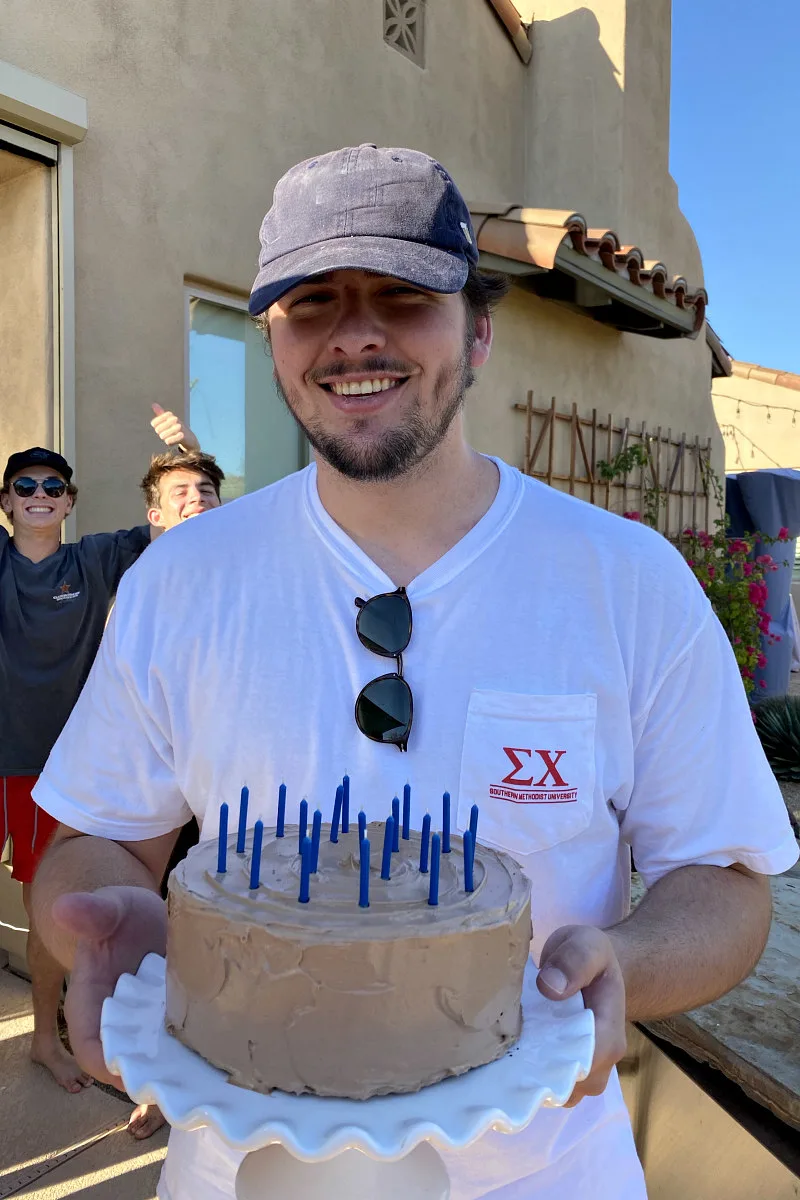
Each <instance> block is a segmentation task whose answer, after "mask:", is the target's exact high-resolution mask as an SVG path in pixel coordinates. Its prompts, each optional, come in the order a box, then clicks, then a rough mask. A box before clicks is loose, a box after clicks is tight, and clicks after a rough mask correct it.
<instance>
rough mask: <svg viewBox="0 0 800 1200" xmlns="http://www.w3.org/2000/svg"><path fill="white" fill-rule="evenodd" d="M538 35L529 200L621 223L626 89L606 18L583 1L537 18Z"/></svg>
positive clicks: (533, 70)
mask: <svg viewBox="0 0 800 1200" xmlns="http://www.w3.org/2000/svg"><path fill="white" fill-rule="evenodd" d="M543 7H544V9H545V11H546V9H547V5H546V4H545V5H543ZM540 12H541V9H540V8H539V7H538V6H537V13H540ZM532 41H533V61H532V63H531V68H530V69H531V109H532V111H531V113H530V126H529V127H530V132H531V136H530V149H529V154H528V166H527V179H526V199H527V200H528V202H529V203H530V204H531V205H532V206H533V207H535V208H556V209H562V208H569V209H571V210H572V211H578V212H582V213H583V214H584V215H585V216H586V217H587V218H588V220H589V221H590V223H591V224H592V225H593V226H597V225H601V224H604V225H607V226H608V227H609V228H611V229H614V228H616V227H617V225H618V223H619V219H620V217H621V216H622V213H623V204H622V196H623V182H624V181H623V178H622V167H623V126H624V105H625V96H624V93H623V88H622V78H621V76H620V72H619V70H618V69H617V67H616V65H615V64H614V62H613V61H612V59H611V58H610V57H609V55H608V53H607V52H606V50H605V49H604V47H603V45H602V44H601V41H600V24H599V22H598V19H597V17H596V16H595V14H594V13H593V12H591V11H590V10H589V9H588V8H581V9H578V10H577V11H576V12H572V13H568V14H566V15H564V16H560V17H555V18H554V19H552V20H541V19H540V20H536V21H535V22H534V27H533V34H532Z"/></svg>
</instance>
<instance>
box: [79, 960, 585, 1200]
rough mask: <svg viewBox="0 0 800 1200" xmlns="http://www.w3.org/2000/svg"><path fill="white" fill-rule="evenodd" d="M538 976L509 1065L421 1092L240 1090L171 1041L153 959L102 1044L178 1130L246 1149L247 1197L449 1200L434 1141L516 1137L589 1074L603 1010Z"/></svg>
mask: <svg viewBox="0 0 800 1200" xmlns="http://www.w3.org/2000/svg"><path fill="white" fill-rule="evenodd" d="M535 978H536V968H535V967H534V966H533V964H532V963H529V965H528V968H527V970H526V972H525V983H524V987H523V1013H524V1018H525V1019H524V1022H523V1029H522V1035H521V1037H520V1040H519V1041H518V1042H517V1044H516V1045H515V1046H514V1047H512V1049H511V1050H510V1051H509V1052H508V1053H507V1054H506V1055H504V1057H503V1058H501V1059H498V1061H497V1062H494V1063H489V1064H488V1065H487V1066H485V1067H476V1068H474V1069H473V1070H471V1071H468V1072H467V1073H466V1074H464V1075H459V1076H457V1077H456V1078H451V1079H445V1080H442V1082H441V1083H435V1084H432V1085H431V1086H430V1087H427V1088H423V1089H422V1090H421V1091H419V1092H415V1093H413V1094H411V1095H402V1096H377V1097H375V1098H373V1099H372V1100H366V1101H363V1100H339V1099H330V1098H323V1097H319V1096H290V1095H288V1094H287V1093H285V1092H277V1091H276V1092H272V1093H271V1094H270V1095H267V1096H265V1095H262V1094H261V1093H259V1092H251V1091H248V1090H246V1089H244V1088H240V1087H236V1086H234V1085H233V1084H231V1083H229V1082H228V1079H227V1076H226V1075H225V1073H224V1072H223V1071H219V1070H217V1069H216V1068H215V1067H212V1066H210V1064H209V1063H207V1062H206V1061H205V1060H204V1059H203V1058H201V1057H200V1056H199V1055H198V1054H195V1053H194V1051H192V1050H190V1049H188V1047H186V1046H184V1045H183V1044H182V1043H181V1042H179V1041H178V1040H177V1039H176V1038H174V1037H172V1036H171V1034H169V1033H167V1030H166V1028H165V1026H164V1008H165V999H166V989H165V961H164V959H163V958H161V957H159V956H158V955H155V954H149V955H147V957H146V958H145V959H143V961H142V964H141V966H140V967H139V970H138V972H137V973H136V975H122V976H121V977H120V979H119V981H118V983H117V987H116V990H115V992H114V995H113V996H112V997H109V999H108V1000H106V1002H105V1004H104V1005H103V1014H102V1021H101V1030H100V1036H101V1039H102V1043H103V1052H104V1055H105V1059H106V1063H107V1065H108V1068H109V1070H111V1071H113V1072H114V1073H115V1074H117V1075H119V1076H121V1078H122V1080H123V1082H124V1084H125V1088H126V1090H127V1092H128V1094H129V1095H130V1096H131V1098H132V1099H133V1100H135V1101H136V1103H137V1104H142V1103H154V1104H158V1106H159V1108H160V1109H161V1111H162V1112H163V1113H164V1115H165V1117H166V1118H167V1120H168V1121H169V1123H170V1124H171V1125H174V1126H176V1128H178V1129H185V1130H193V1129H200V1128H202V1127H203V1126H209V1127H211V1128H212V1129H214V1130H215V1132H216V1133H217V1134H218V1135H219V1136H220V1137H221V1138H222V1139H223V1141H225V1142H227V1144H228V1145H229V1146H231V1147H232V1148H233V1149H235V1150H240V1151H243V1152H244V1153H245V1155H246V1157H245V1158H244V1160H243V1162H242V1165H241V1167H240V1169H239V1173H238V1175H237V1178H236V1197H237V1200H277V1198H278V1197H281V1198H282V1200H285V1197H287V1196H291V1197H292V1200H323V1197H324V1200H360V1198H361V1197H370V1198H374V1197H378V1196H380V1200H409V1197H414V1200H448V1197H449V1195H450V1189H449V1183H448V1179H447V1172H446V1170H445V1168H444V1164H443V1162H442V1160H441V1158H440V1156H439V1155H438V1154H437V1152H436V1149H435V1147H436V1146H438V1147H440V1148H441V1149H448V1150H449V1149H460V1148H464V1147H465V1146H469V1145H471V1143H472V1142H475V1141H477V1140H478V1138H480V1137H481V1136H482V1135H483V1134H484V1133H486V1132H487V1131H488V1130H490V1129H494V1130H498V1131H500V1132H502V1133H518V1132H519V1131H520V1130H522V1129H524V1128H525V1126H526V1125H528V1124H529V1123H530V1121H531V1120H532V1119H533V1117H534V1115H535V1113H536V1112H537V1110H538V1109H539V1108H540V1107H542V1106H545V1107H558V1106H560V1105H562V1104H564V1103H565V1102H566V1100H567V1099H568V1098H569V1096H570V1093H571V1092H572V1089H573V1087H574V1086H575V1084H576V1082H577V1081H578V1080H580V1079H584V1078H585V1077H586V1076H587V1075H588V1073H589V1069H590V1067H591V1063H592V1056H593V1054H594V1017H593V1014H592V1013H591V1012H590V1011H589V1010H587V1009H585V1008H584V1006H583V1001H582V999H581V996H580V994H578V995H577V996H573V997H572V998H571V999H569V1000H560V1001H557V1002H555V1001H551V1000H547V999H545V997H544V996H542V995H541V993H540V992H539V990H538V989H537V987H536V983H535Z"/></svg>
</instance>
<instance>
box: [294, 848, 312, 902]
mask: <svg viewBox="0 0 800 1200" xmlns="http://www.w3.org/2000/svg"><path fill="white" fill-rule="evenodd" d="M300 855H301V863H300V895H299V896H298V897H297V899H298V900H299V902H300V903H301V904H308V900H309V895H310V886H311V838H310V837H304V838H303V842H302V845H301V846H300Z"/></svg>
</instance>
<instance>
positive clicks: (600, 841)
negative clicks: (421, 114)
mask: <svg viewBox="0 0 800 1200" xmlns="http://www.w3.org/2000/svg"><path fill="white" fill-rule="evenodd" d="M475 242H476V239H475V234H474V231H473V229H472V225H471V222H470V217H469V212H468V210H467V207H466V205H465V204H464V201H463V199H462V198H461V196H460V194H459V192H458V190H457V188H456V186H455V184H454V183H453V181H452V180H451V179H450V177H449V175H448V174H447V172H446V171H445V170H444V168H442V167H441V166H440V165H439V164H438V163H436V162H434V161H433V160H432V159H430V158H429V157H428V156H427V155H424V154H420V153H418V152H415V151H412V150H404V149H378V148H376V147H375V146H371V145H365V146H359V147H351V148H347V149H344V150H340V151H336V152H334V153H331V154H325V155H321V156H320V157H318V158H315V159H311V160H309V161H308V162H304V163H301V164H299V165H298V166H296V167H294V168H292V170H290V171H289V172H288V173H287V174H286V175H285V176H284V177H283V179H281V180H280V181H279V183H278V185H277V188H276V190H275V196H274V201H273V206H272V208H271V209H270V211H269V213H268V214H267V216H266V217H265V219H264V223H263V226H262V230H261V247H262V249H261V256H260V261H259V271H258V275H257V278H256V281H255V284H254V287H253V291H252V296H251V303H250V311H251V313H252V314H253V316H254V317H255V318H256V319H257V321H258V322H259V324H260V326H261V328H262V329H263V331H264V334H265V337H267V339H268V340H269V342H270V346H271V352H272V355H273V358H274V363H275V373H276V379H277V381H278V385H279V387H280V389H281V391H282V394H283V396H284V399H285V401H286V404H287V405H288V407H289V408H290V409H291V411H292V413H293V414H294V416H295V418H296V419H297V422H298V424H299V425H300V427H301V428H302V429H303V431H304V432H305V434H306V436H307V437H308V439H309V441H310V442H311V444H312V446H313V447H314V450H315V452H316V454H315V457H316V461H315V463H314V464H313V465H312V466H310V467H309V468H307V469H306V470H305V471H303V472H299V473H297V474H295V475H292V476H290V477H289V478H287V479H285V480H282V481H281V482H279V483H277V484H275V485H273V486H272V487H269V488H266V489H265V490H263V491H261V492H258V493H256V494H254V495H251V496H248V497H245V498H243V499H242V500H240V501H238V502H237V503H236V504H235V505H230V506H228V507H227V508H224V509H220V510H219V511H217V512H215V513H212V514H209V515H208V516H207V517H206V519H205V520H204V521H201V522H190V523H188V525H187V527H186V528H185V529H184V531H183V533H182V535H181V536H180V537H178V538H176V539H175V542H174V543H173V544H171V545H165V544H157V545H156V546H154V547H153V549H152V550H151V551H150V553H149V554H148V555H147V556H146V558H145V559H143V560H142V561H141V562H140V563H139V564H138V565H137V566H136V567H135V568H134V570H132V571H131V572H130V573H129V574H128V575H126V577H125V579H124V580H123V583H122V586H121V588H120V592H119V597H118V601H117V606H116V610H115V613H114V614H113V617H112V620H111V623H110V626H109V629H108V632H107V634H106V637H105V639H104V642H103V646H102V648H101V651H100V654H99V656H98V660H97V663H96V665H95V667H94V670H93V672H92V675H91V677H90V679H89V681H88V683H87V685H86V687H85V689H84V692H83V695H82V697H81V699H80V702H79V704H78V706H77V708H76V710H75V713H74V715H73V717H72V718H71V720H70V722H69V724H68V725H67V727H66V729H65V731H64V733H63V735H62V737H61V738H60V740H59V742H58V744H57V745H56V747H55V749H54V751H53V754H52V755H51V757H50V760H49V762H48V764H47V767H46V769H45V771H44V773H43V775H42V778H41V780H40V782H39V785H38V787H37V790H36V799H37V802H38V803H39V804H40V805H41V806H42V807H43V808H45V809H46V810H47V811H49V812H50V813H52V815H53V816H54V817H56V818H57V819H58V820H59V821H61V822H62V823H63V824H62V828H61V830H60V831H59V833H58V834H57V837H56V841H55V842H54V844H53V846H52V848H51V849H50V851H49V852H48V855H47V857H46V859H45V861H44V863H43V865H42V868H41V871H40V874H39V877H38V879H37V886H36V890H35V905H36V912H37V915H38V919H39V922H40V926H41V928H42V929H45V930H48V929H49V930H50V931H51V932H50V934H49V936H50V946H51V949H52V951H53V952H54V953H56V954H58V955H59V956H60V957H61V961H62V962H63V963H64V965H65V966H66V967H68V968H69V969H70V970H71V972H72V975H71V984H70V991H69V995H68V1000H67V1005H68V1016H69V1021H70V1033H71V1037H72V1042H73V1046H74V1047H75V1050H76V1053H77V1054H78V1056H79V1057H80V1058H81V1061H82V1063H83V1065H84V1067H85V1068H86V1069H87V1070H90V1071H92V1072H93V1073H94V1074H97V1075H102V1073H103V1070H104V1068H103V1062H102V1054H101V1049H100V1043H99V1039H98V1027H99V1010H100V1005H101V1003H102V1000H103V999H104V997H105V996H106V995H108V994H110V993H111V991H113V988H114V986H115V983H116V979H117V977H118V976H119V974H120V973H121V972H123V971H135V970H136V969H137V967H138V965H139V962H140V961H141V958H142V956H143V955H144V954H146V953H147V952H149V951H156V952H158V953H163V952H164V948H165V929H166V914H165V910H164V906H163V904H162V901H161V899H160V897H159V896H158V894H157V891H158V883H159V880H160V877H161V874H162V872H163V870H164V867H165V865H166V863H167V861H168V859H169V855H170V852H171V849H172V846H173V844H174V840H175V837H176V831H177V829H178V828H179V827H180V826H181V825H183V823H184V822H185V821H186V820H187V819H188V818H189V817H190V816H191V815H195V816H196V817H197V819H198V821H199V822H200V823H201V826H204V837H205V838H213V839H216V838H217V833H218V825H219V821H220V811H221V810H220V805H221V803H222V802H226V803H227V802H229V801H231V800H234V799H235V798H236V797H238V794H239V789H240V788H241V787H242V785H245V784H246V785H247V786H248V787H249V789H250V802H249V803H250V809H249V817H248V816H247V815H246V817H245V819H246V821H247V824H248V825H249V826H252V824H253V822H254V821H255V820H256V818H259V817H260V818H263V821H264V825H265V826H270V825H273V826H274V820H273V813H274V806H275V798H276V796H278V794H279V789H280V788H281V785H285V787H286V791H285V792H282V795H283V796H284V798H285V801H284V802H285V804H286V808H285V818H286V820H287V821H289V820H291V821H293V822H295V823H296V822H297V821H298V818H299V817H300V816H301V814H302V815H303V816H306V815H307V810H306V811H304V810H303V809H302V808H301V804H300V802H301V800H302V799H303V798H304V797H308V800H309V802H310V803H309V807H310V809H311V810H312V811H313V810H314V809H315V808H322V809H324V810H325V811H326V813H327V811H328V809H329V800H330V799H331V790H332V788H335V786H336V780H337V778H338V779H339V780H341V778H342V775H343V774H344V773H347V775H348V777H349V781H350V788H351V791H352V807H353V809H354V811H355V810H358V809H361V810H363V811H364V812H365V814H366V820H368V821H369V822H374V821H380V820H383V818H384V816H385V815H386V808H387V805H388V804H391V798H392V797H393V796H399V795H401V794H402V793H403V788H404V786H405V785H406V784H410V785H411V793H410V796H411V799H410V806H411V812H410V822H411V826H412V827H413V829H415V830H419V829H421V828H423V826H424V822H423V817H424V814H425V812H426V809H427V810H429V811H430V812H431V813H432V814H433V821H434V826H433V828H434V829H435V830H436V831H437V834H438V833H439V829H438V824H439V819H440V818H439V815H438V814H439V813H441V811H442V810H441V807H440V801H439V797H441V795H442V792H443V790H445V789H447V790H449V791H450V793H452V814H453V826H454V831H456V830H457V831H458V832H459V833H463V832H465V831H467V830H469V827H470V819H471V813H472V809H473V806H474V805H479V806H480V833H479V837H480V840H481V843H482V844H485V845H488V846H490V847H494V848H495V849H497V850H499V851H501V852H504V853H506V854H507V855H510V856H511V857H512V858H513V859H514V860H516V862H517V863H519V864H520V865H521V866H522V867H523V869H524V871H525V874H526V875H527V876H528V877H529V878H530V880H531V881H532V885H533V886H532V894H531V914H532V918H533V941H532V953H533V955H534V957H535V959H536V960H537V962H538V963H539V964H540V973H539V986H540V989H541V990H542V991H543V992H544V993H545V994H546V995H547V996H549V997H550V998H551V999H558V998H561V997H566V996H569V995H572V994H574V993H575V992H577V991H578V990H582V991H583V996H584V1000H585V1002H586V1003H587V1004H588V1005H589V1006H590V1007H591V1008H592V1009H593V1010H594V1013H595V1020H596V1032H597V1051H596V1056H595V1061H594V1064H593V1068H592V1072H591V1074H590V1076H589V1078H588V1079H587V1080H585V1081H584V1082H583V1084H581V1085H579V1086H578V1087H577V1088H576V1092H575V1094H574V1096H573V1097H572V1101H571V1104H570V1106H568V1107H567V1108H566V1109H560V1110H541V1111H540V1112H539V1113H538V1114H537V1115H536V1117H535V1118H534V1120H533V1122H532V1123H531V1125H530V1126H529V1128H528V1129H527V1130H525V1131H524V1132H523V1133H521V1134H518V1135H515V1136H513V1137H506V1136H503V1135H500V1134H490V1135H487V1136H486V1137H484V1138H483V1139H482V1140H481V1141H480V1142H478V1143H477V1144H476V1145H474V1146H472V1147H471V1148H469V1149H468V1150H465V1151H463V1152H459V1153H451V1154H447V1155H445V1156H444V1157H445V1159H446V1164H447V1168H448V1172H449V1175H450V1180H451V1189H452V1197H453V1200H477V1198H478V1197H488V1196H491V1197H492V1198H493V1200H522V1198H523V1197H524V1198H525V1200H529V1198H535V1200H554V1198H555V1197H556V1196H558V1197H559V1198H560V1197H564V1196H569V1197H572V1196H578V1195H591V1196H592V1197H593V1200H623V1198H624V1200H637V1198H641V1197H643V1196H644V1195H645V1190H644V1182H643V1179H642V1174H641V1169H640V1167H639V1164H638V1161H637V1158H636V1154H635V1150H634V1146H633V1139H632V1135H631V1130H630V1125H629V1122H628V1118H627V1114H626V1112H625V1107H624V1104H623V1101H622V1097H621V1093H620V1089H619V1083H618V1081H617V1078H616V1074H615V1072H614V1065H615V1063H616V1062H617V1061H618V1060H619V1059H620V1058H621V1057H622V1055H623V1053H624V1049H625V1032H624V1022H625V1019H626V1016H627V1018H628V1019H630V1020H647V1019H651V1018H657V1017H663V1016H666V1015H668V1014H670V1013H675V1012H680V1011H683V1010H685V1009H688V1008H692V1007H694V1006H696V1005H698V1004H702V1003H704V1002H707V1001H709V1000H711V999H712V998H714V997H716V996H718V995H720V994H722V993H723V992H724V991H726V990H728V989H729V988H731V987H733V986H734V985H735V984H736V983H737V982H738V981H739V980H740V979H742V978H743V977H744V976H745V975H746V974H747V973H748V972H749V971H750V970H751V969H752V967H753V965H754V963H755V962H756V961H757V959H758V957H759V955H760V953H761V950H762V949H763V946H764V943H765V940H766V937H767V932H768V929H769V922H770V896H769V886H768V881H767V879H766V876H767V875H768V874H770V873H775V872H779V871H783V870H786V869H787V868H788V867H789V866H791V865H792V863H793V862H794V861H795V858H796V854H797V848H796V844H795V842H794V839H793V837H792V835H791V831H790V828H789V824H788V820H787V818H786V813H785V807H784V805H783V802H782V800H781V797H780V794H779V792H778V789H777V786H776V784H775V781H774V779H773V777H772V774H771V772H770V770H769V768H768V766H767V764H766V761H765V759H764V757H763V754H762V752H761V749H760V746H759V743H758V741H757V738H756V736H755V733H754V731H753V726H752V721H751V718H750V713H749V709H748V705H747V702H746V699H745V695H744V692H743V690H742V687H741V681H740V679H739V676H738V672H737V669H736V665H735V662H734V659H733V655H732V653H731V650H730V647H729V645H728V643H727V640H726V638H725V635H724V633H723V632H722V629H721V627H720V626H719V624H718V622H717V621H716V618H715V617H714V615H713V613H712V612H711V609H710V607H709V605H708V602H707V601H706V599H705V596H704V595H703V593H702V592H701V590H700V589H699V588H698V587H697V584H696V581H695V579H694V577H693V576H692V574H691V572H690V571H689V570H688V569H687V568H686V566H685V564H684V563H683V561H682V560H681V558H680V556H679V555H678V554H677V553H676V552H675V550H674V549H673V548H672V547H671V546H670V545H669V543H668V542H667V541H666V540H665V539H663V538H661V537H659V536H657V535H655V534H654V533H653V532H652V531H650V530H648V529H646V528H641V527H639V526H636V525H634V524H633V523H630V522H624V521H621V520H620V519H619V518H617V517H615V516H613V515H611V514H609V513H607V512H604V511H602V510H601V509H598V508H594V507H592V506H590V505H587V504H584V503H582V502H580V501H577V500H575V499H573V498H571V497H569V496H566V495H563V494H561V493H559V492H557V491H555V490H552V489H550V488H547V487H546V486H545V485H543V484H540V483H538V482H536V481H534V480H533V479H530V478H526V477H524V476H522V475H521V474H520V473H519V472H518V471H516V470H514V469H513V468H511V467H509V466H508V465H507V464H505V463H503V462H501V461H499V460H497V459H493V458H490V457H486V456H484V455H482V454H479V453H477V452H476V451H475V450H473V449H472V448H471V447H470V446H469V444H468V442H467V440H466V437H465V431H464V415H463V411H464V398H465V393H466V391H467V389H468V388H469V386H470V384H471V382H472V379H473V373H474V371H475V370H477V369H479V368H480V367H481V366H483V364H484V363H485V362H486V361H487V359H488V357H489V353H490V350H491V343H492V321H491V309H492V307H493V305H494V304H495V303H496V302H497V301H498V300H499V299H500V298H501V296H502V294H503V292H504V290H505V288H504V284H503V283H502V281H500V280H498V279H497V278H493V277H491V276H488V277H487V276H485V275H482V274H479V273H478V270H477V258H478V256H477V250H476V244H475ZM167 542H172V539H171V538H169V539H167ZM543 563H547V575H548V579H556V580H557V581H558V586H557V588H556V589H555V590H554V588H553V587H552V586H548V587H547V589H543V588H542V587H541V579H542V564H543ZM376 597H382V598H383V599H381V601H380V605H379V608H380V612H379V614H378V615H379V617H380V619H378V620H374V621H372V622H371V623H370V621H369V620H364V619H363V618H362V615H361V614H363V613H364V612H365V611H367V610H368V609H369V607H370V601H371V600H373V599H374V598H376ZM372 612H373V614H374V613H375V606H373V608H372ZM357 618H358V623H357ZM565 630H569V631H570V637H569V639H566V638H565V636H564V631H565ZM387 660H388V662H387ZM392 667H393V668H394V669H391V668H392ZM387 668H388V669H387ZM401 751H403V752H401ZM226 812H227V810H226ZM308 816H309V817H310V814H308ZM256 829H258V825H256ZM441 833H442V838H444V836H445V832H444V830H442V831H441ZM260 836H261V835H260V834H259V837H260ZM264 836H265V837H266V836H267V834H266V833H265V835H264ZM270 836H271V835H270ZM234 849H235V847H234ZM259 850H260V841H259ZM631 851H632V852H633V855H634V857H635V861H636V865H637V867H638V869H639V871H640V872H641V873H642V875H643V876H644V879H645V881H646V883H647V886H648V888H649V891H648V895H647V897H646V899H645V900H644V901H643V903H642V904H641V905H640V906H639V907H638V908H637V910H636V912H635V913H634V914H633V915H632V916H630V917H628V915H627V914H628V906H629V884H628V880H629V872H630V855H631ZM389 852H390V857H391V847H389ZM376 857H379V855H378V856H376ZM303 862H304V867H305V865H306V859H305V858H304V860H303ZM378 866H379V868H380V863H379V864H378ZM255 886H256V888H257V887H258V879H256V880H255ZM87 893H92V894H87ZM221 903H222V901H221ZM212 907H213V906H212ZM309 907H310V906H309ZM359 911H362V912H368V911H370V910H360V909H359V907H358V906H356V905H354V908H353V914H354V915H353V922H354V928H356V922H357V921H358V920H359ZM186 966H187V964H184V967H186ZM191 966H192V964H191V962H189V963H188V967H189V968H191ZM242 969H245V968H244V965H243V966H242ZM204 979H205V976H204ZM199 982H200V983H201V984H203V981H199ZM206 983H207V988H208V989H209V994H212V993H213V989H214V988H215V987H217V986H218V982H217V981H215V980H214V979H212V978H208V979H207V980H206ZM203 986H206V984H203ZM219 986H221V984H219ZM375 1003H379V999H376V1001H375ZM343 1019H346V1018H343ZM240 1158H241V1156H239V1155H236V1154H235V1153H233V1152H231V1151H230V1150H228V1149H226V1147H225V1146H224V1144H223V1143H222V1142H221V1141H220V1140H219V1139H218V1138H217V1137H216V1136H215V1135H214V1134H213V1133H212V1132H210V1131H208V1130H202V1131H197V1132H194V1133H181V1132H178V1131H173V1134H172V1138H171V1142H170V1152H169V1154H168V1157H167V1162H166V1165H165V1170H164V1173H163V1175H162V1180H161V1184H160V1191H159V1195H160V1196H161V1197H162V1200H230V1198H231V1197H232V1196H233V1194H234V1178H235V1174H236V1170H237V1166H238V1163H239V1161H240Z"/></svg>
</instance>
